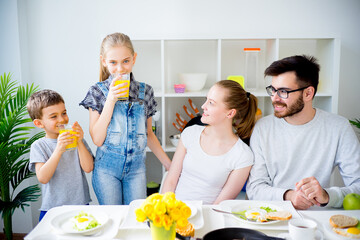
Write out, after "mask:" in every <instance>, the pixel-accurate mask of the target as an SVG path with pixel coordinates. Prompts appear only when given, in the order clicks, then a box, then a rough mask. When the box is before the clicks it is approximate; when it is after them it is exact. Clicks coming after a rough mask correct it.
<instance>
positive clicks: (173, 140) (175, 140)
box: [169, 134, 180, 147]
mask: <svg viewBox="0 0 360 240" xmlns="http://www.w3.org/2000/svg"><path fill="white" fill-rule="evenodd" d="M169 139H170V142H171V144H172V145H174V147H177V145H178V143H179V140H180V134H175V135H171V136H170V137H169Z"/></svg>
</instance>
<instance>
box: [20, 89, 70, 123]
mask: <svg viewBox="0 0 360 240" xmlns="http://www.w3.org/2000/svg"><path fill="white" fill-rule="evenodd" d="M59 103H65V102H64V99H63V98H62V97H61V95H60V94H59V93H57V92H55V91H53V90H50V89H44V90H41V91H38V92H35V93H33V94H32V95H31V96H30V98H29V100H28V102H27V105H26V108H27V111H28V113H29V115H30V117H31V119H32V120H34V119H41V118H42V110H43V108H46V107H49V106H52V105H56V104H59Z"/></svg>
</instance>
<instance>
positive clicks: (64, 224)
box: [50, 210, 109, 235]
mask: <svg viewBox="0 0 360 240" xmlns="http://www.w3.org/2000/svg"><path fill="white" fill-rule="evenodd" d="M81 211H83V210H72V211H69V212H65V213H62V214H59V215H57V216H56V217H54V218H53V219H52V220H51V223H50V224H51V226H52V227H53V228H54V229H55V230H57V231H60V232H62V233H71V234H81V235H92V234H95V233H96V232H98V231H99V230H100V229H101V228H102V227H104V225H105V224H106V223H107V222H108V220H109V217H108V215H107V214H105V213H104V212H102V211H84V212H85V213H87V214H91V215H92V216H94V218H95V219H96V220H97V221H98V222H99V223H100V225H99V226H97V227H94V228H92V229H88V230H84V231H78V230H76V229H74V228H73V226H74V223H73V222H71V221H70V219H71V218H73V217H74V216H76V215H78V214H79V213H80V212H81Z"/></svg>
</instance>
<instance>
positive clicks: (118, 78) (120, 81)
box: [111, 73, 130, 100]
mask: <svg viewBox="0 0 360 240" xmlns="http://www.w3.org/2000/svg"><path fill="white" fill-rule="evenodd" d="M111 76H112V78H113V81H112V83H111V86H113V87H114V91H113V94H114V95H115V96H116V97H117V99H118V100H128V99H129V88H130V74H125V73H124V74H121V73H113V74H111Z"/></svg>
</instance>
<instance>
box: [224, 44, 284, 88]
mask: <svg viewBox="0 0 360 240" xmlns="http://www.w3.org/2000/svg"><path fill="white" fill-rule="evenodd" d="M276 46H277V44H276V39H226V40H224V39H222V40H221V79H227V77H228V76H230V75H242V76H244V77H245V56H246V55H245V52H244V48H260V49H261V50H260V52H259V66H258V77H259V79H258V81H259V86H258V89H259V90H263V89H264V88H265V86H266V83H265V79H264V77H263V76H264V70H265V68H266V67H268V66H269V65H270V64H271V63H272V62H273V61H274V59H276V56H277V48H276ZM246 81H248V79H245V82H246ZM245 85H246V84H245Z"/></svg>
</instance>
